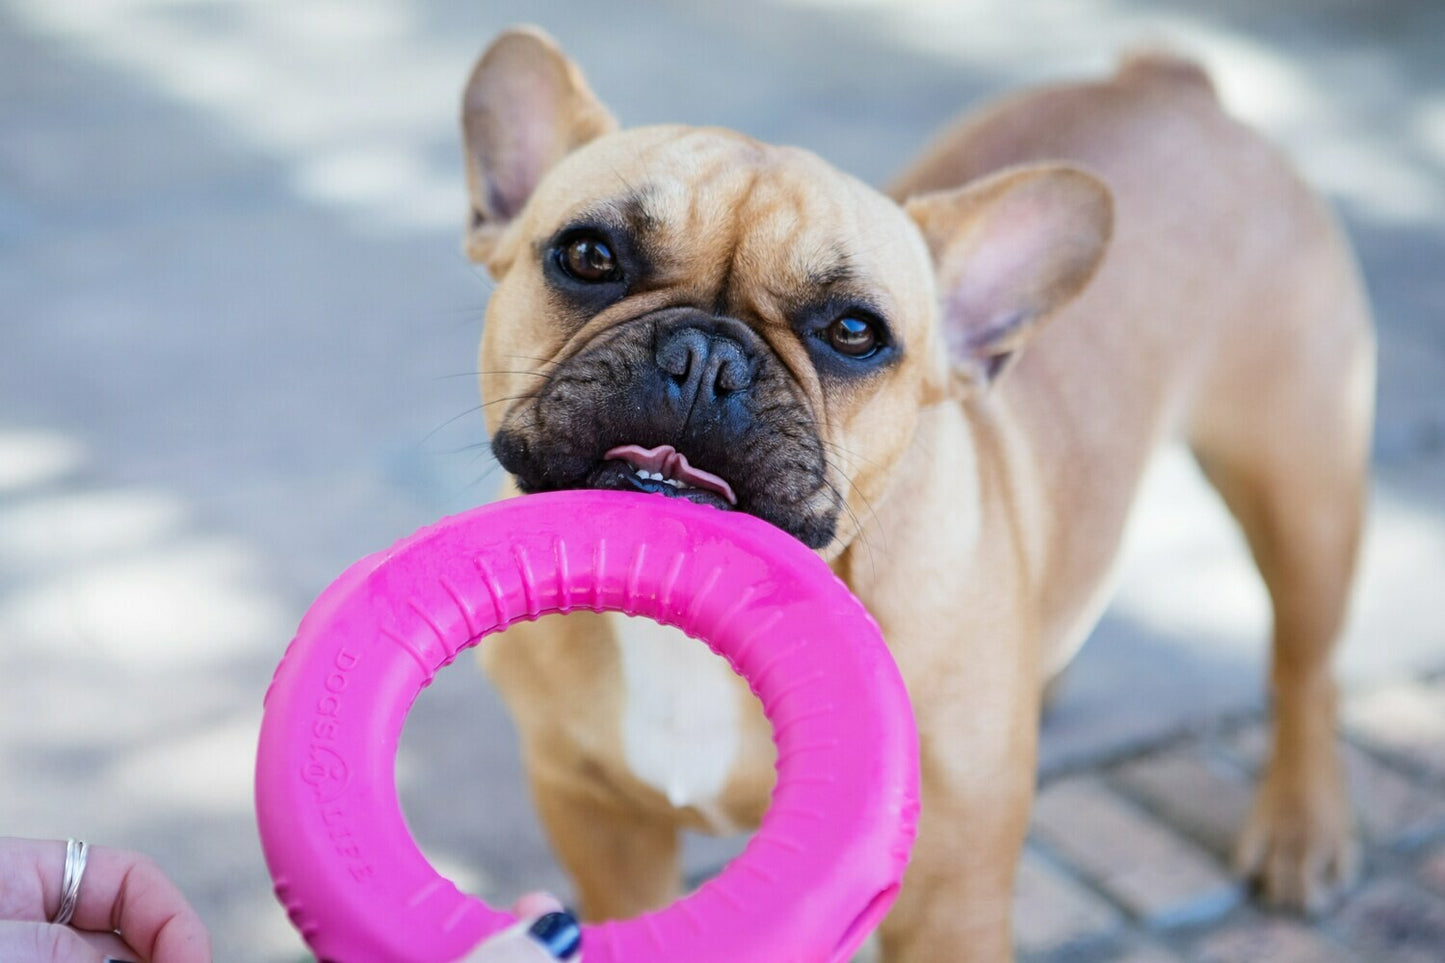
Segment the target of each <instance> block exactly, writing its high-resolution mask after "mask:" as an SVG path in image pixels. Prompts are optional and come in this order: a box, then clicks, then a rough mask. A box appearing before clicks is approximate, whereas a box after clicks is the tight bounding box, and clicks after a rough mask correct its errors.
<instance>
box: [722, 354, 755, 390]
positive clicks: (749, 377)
mask: <svg viewBox="0 0 1445 963" xmlns="http://www.w3.org/2000/svg"><path fill="white" fill-rule="evenodd" d="M752 383H753V373H752V370H751V369H750V368H749V366H748V363H747V361H746V360H745V359H743V358H742V357H741V355H739V356H737V357H732V358H728V359H726V360H725V361H724V362H723V364H722V365H721V366H720V367H719V369H718V373H717V387H718V390H720V391H742V390H743V389H744V388H746V387H747V386H748V385H750V384H752Z"/></svg>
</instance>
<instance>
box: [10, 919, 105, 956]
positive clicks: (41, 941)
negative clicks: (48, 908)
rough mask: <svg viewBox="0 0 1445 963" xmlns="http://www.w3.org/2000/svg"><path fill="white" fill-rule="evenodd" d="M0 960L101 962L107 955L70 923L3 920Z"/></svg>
mask: <svg viewBox="0 0 1445 963" xmlns="http://www.w3.org/2000/svg"><path fill="white" fill-rule="evenodd" d="M0 960H5V961H6V963H102V961H103V960H104V957H102V956H101V953H100V951H99V950H97V949H95V948H94V947H92V946H90V945H88V944H87V943H86V942H85V941H84V940H82V939H81V938H80V937H79V936H77V935H76V933H75V931H74V930H72V929H70V928H69V927H65V926H51V925H50V924H49V923H34V922H25V923H15V922H7V921H3V920H0Z"/></svg>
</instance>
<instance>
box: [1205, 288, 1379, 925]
mask: <svg viewBox="0 0 1445 963" xmlns="http://www.w3.org/2000/svg"><path fill="white" fill-rule="evenodd" d="M1336 276H1337V277H1339V276H1341V272H1337V273H1336ZM1343 277H1344V279H1345V282H1346V283H1344V284H1343V285H1340V286H1337V289H1336V290H1337V293H1338V297H1337V299H1336V300H1335V301H1334V304H1333V306H1332V308H1331V310H1330V311H1327V312H1325V313H1323V314H1322V315H1321V314H1316V315H1315V317H1314V318H1313V319H1309V320H1313V321H1316V322H1319V323H1314V324H1308V323H1305V321H1304V320H1303V319H1302V321H1301V323H1300V324H1298V325H1292V326H1291V325H1289V324H1288V323H1287V322H1286V324H1285V331H1284V332H1283V336H1282V337H1281V336H1279V328H1280V323H1279V320H1278V319H1277V318H1275V319H1271V322H1270V323H1269V324H1266V325H1264V326H1263V327H1265V328H1266V329H1273V330H1274V331H1275V335H1274V336H1271V335H1269V334H1266V335H1264V336H1262V338H1261V339H1260V340H1261V341H1262V342H1263V343H1261V344H1256V345H1254V346H1252V347H1250V348H1249V349H1247V350H1248V355H1249V356H1248V357H1247V358H1241V357H1239V356H1238V355H1242V354H1243V353H1244V352H1243V351H1241V350H1240V349H1236V348H1229V349H1227V350H1231V351H1235V352H1236V355H1237V356H1236V357H1234V358H1226V359H1225V361H1226V363H1227V365H1226V368H1225V370H1222V371H1221V372H1220V373H1218V374H1217V375H1216V377H1215V378H1214V379H1212V380H1211V381H1210V382H1208V383H1207V384H1206V388H1205V392H1206V393H1205V395H1204V396H1203V397H1202V398H1201V405H1200V407H1199V408H1198V409H1197V414H1196V418H1195V420H1194V422H1193V424H1192V426H1191V432H1190V441H1191V445H1192V447H1193V449H1194V452H1195V455H1196V457H1197V458H1198V459H1199V463H1200V465H1201V467H1202V468H1203V469H1204V472H1205V474H1206V475H1207V476H1208V478H1209V479H1210V481H1211V482H1212V483H1213V485H1214V486H1215V488H1216V489H1217V490H1218V491H1219V493H1220V495H1221V496H1222V497H1223V499H1224V501H1225V503H1226V504H1227V505H1228V507H1229V509H1230V511H1231V512H1232V513H1233V514H1234V516H1235V518H1236V519H1238V521H1239V523H1240V526H1241V527H1242V528H1243V530H1244V534H1245V537H1246V539H1247V540H1248V542H1249V546H1250V550H1251V552H1252V554H1253V556H1254V559H1255V563H1256V564H1257V565H1258V567H1259V571H1260V574H1261V575H1262V576H1263V579H1264V584H1265V587H1266V588H1267V590H1268V592H1269V596H1270V601H1271V605H1272V607H1273V613H1274V633H1273V636H1274V637H1273V651H1272V659H1271V667H1270V694H1271V696H1272V702H1273V713H1274V727H1273V735H1272V742H1271V751H1270V756H1269V760H1268V763H1267V766H1266V768H1265V770H1264V773H1263V777H1262V780H1261V783H1260V786H1259V789H1258V793H1257V796H1256V799H1255V804H1254V808H1253V811H1252V813H1251V815H1250V817H1249V821H1248V823H1247V825H1246V827H1245V830H1244V833H1243V835H1242V836H1241V838H1240V840H1239V846H1238V850H1237V853H1236V861H1237V864H1238V868H1239V869H1240V871H1241V872H1243V873H1245V874H1247V875H1248V876H1250V877H1252V878H1253V879H1254V880H1256V881H1257V883H1258V884H1259V888H1260V895H1261V896H1262V898H1263V900H1264V901H1265V902H1267V903H1269V904H1272V905H1276V906H1282V907H1288V908H1293V909H1299V910H1304V911H1306V912H1311V913H1314V912H1319V911H1321V910H1323V909H1325V908H1326V907H1327V906H1328V905H1329V904H1330V903H1331V902H1332V901H1333V898H1334V897H1335V895H1337V893H1338V892H1339V890H1341V889H1342V888H1343V887H1344V886H1345V885H1347V884H1348V883H1349V882H1350V880H1351V878H1352V876H1353V874H1354V872H1355V868H1356V867H1355V864H1356V861H1357V860H1356V854H1357V848H1356V844H1355V841H1354V827H1353V824H1352V817H1351V812H1350V806H1349V802H1348V799H1347V794H1346V791H1345V786H1344V776H1343V773H1342V769H1341V762H1340V757H1339V753H1338V750H1337V747H1336V733H1335V727H1336V686H1335V682H1334V679H1333V676H1332V671H1331V665H1330V663H1331V656H1332V653H1333V650H1334V648H1335V644H1336V641H1337V639H1338V637H1339V635H1340V633H1341V630H1342V627H1343V624H1344V621H1345V615H1346V608H1347V604H1348V600H1349V596H1350V588H1351V582H1352V580H1353V576H1354V571H1355V565H1356V556H1357V554H1358V551H1359V545H1360V539H1361V530H1362V527H1363V517H1364V511H1365V501H1366V497H1367V488H1368V458H1369V440H1370V430H1371V421H1372V412H1373V388H1374V344H1373V339H1372V336H1371V334H1370V326H1369V319H1368V312H1367V310H1366V309H1365V307H1364V302H1363V298H1362V297H1360V296H1359V295H1358V289H1357V288H1354V287H1353V286H1352V285H1351V284H1350V283H1349V281H1350V280H1352V279H1353V273H1352V272H1349V271H1347V270H1346V271H1344V272H1343Z"/></svg>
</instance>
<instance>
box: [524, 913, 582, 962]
mask: <svg viewBox="0 0 1445 963" xmlns="http://www.w3.org/2000/svg"><path fill="white" fill-rule="evenodd" d="M527 935H528V936H530V937H532V939H534V940H536V941H537V942H538V943H541V944H542V945H543V946H544V947H546V949H547V952H548V953H551V954H552V956H553V958H554V959H558V960H570V959H572V957H574V956H576V955H577V951H578V950H580V949H581V948H582V928H581V927H579V926H578V925H577V918H576V917H574V916H573V915H572V914H571V913H565V912H564V913H548V914H547V915H546V916H539V917H537V922H535V923H533V924H532V926H531V928H530V929H529V930H527Z"/></svg>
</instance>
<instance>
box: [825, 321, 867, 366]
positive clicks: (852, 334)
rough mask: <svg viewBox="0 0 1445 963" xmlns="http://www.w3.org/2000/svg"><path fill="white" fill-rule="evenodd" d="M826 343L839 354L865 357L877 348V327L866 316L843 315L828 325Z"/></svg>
mask: <svg viewBox="0 0 1445 963" xmlns="http://www.w3.org/2000/svg"><path fill="white" fill-rule="evenodd" d="M827 338H828V343H829V344H830V345H832V346H833V350H834V351H837V352H838V353H839V354H846V355H847V356H848V357H850V358H866V357H868V356H869V355H871V354H873V352H875V351H877V350H878V329H877V328H876V327H875V326H874V324H873V322H872V321H869V320H867V319H866V318H859V317H855V316H853V315H851V314H849V315H844V316H843V317H841V318H839V319H838V320H836V321H834V322H833V323H832V324H830V325H828V330H827Z"/></svg>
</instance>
